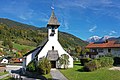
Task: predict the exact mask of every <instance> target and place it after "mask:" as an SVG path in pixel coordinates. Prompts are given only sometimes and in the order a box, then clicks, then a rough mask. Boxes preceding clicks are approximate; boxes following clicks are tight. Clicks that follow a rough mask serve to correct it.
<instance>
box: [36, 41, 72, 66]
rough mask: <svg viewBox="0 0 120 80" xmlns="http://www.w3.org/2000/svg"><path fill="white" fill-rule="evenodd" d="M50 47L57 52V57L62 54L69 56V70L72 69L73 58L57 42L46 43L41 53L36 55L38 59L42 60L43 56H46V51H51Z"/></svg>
mask: <svg viewBox="0 0 120 80" xmlns="http://www.w3.org/2000/svg"><path fill="white" fill-rule="evenodd" d="M52 46H54V50H58V54H59V57H60V56H61V55H62V54H67V55H68V56H69V61H70V62H69V66H68V67H69V68H72V67H73V58H72V57H71V56H70V55H69V54H68V53H67V52H66V51H65V50H64V49H63V48H62V46H61V45H60V43H59V42H58V41H57V40H54V39H53V40H50V41H48V42H47V44H46V45H45V46H44V48H43V49H42V51H41V52H40V53H39V55H38V59H39V58H42V57H43V56H46V55H47V52H48V50H52Z"/></svg>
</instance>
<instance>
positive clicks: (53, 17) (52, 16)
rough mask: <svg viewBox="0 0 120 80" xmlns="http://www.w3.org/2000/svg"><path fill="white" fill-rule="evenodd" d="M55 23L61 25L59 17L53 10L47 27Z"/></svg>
mask: <svg viewBox="0 0 120 80" xmlns="http://www.w3.org/2000/svg"><path fill="white" fill-rule="evenodd" d="M51 25H54V26H60V23H59V22H58V20H57V17H56V16H55V13H54V10H52V14H51V17H50V19H49V21H48V24H47V27H49V26H51Z"/></svg>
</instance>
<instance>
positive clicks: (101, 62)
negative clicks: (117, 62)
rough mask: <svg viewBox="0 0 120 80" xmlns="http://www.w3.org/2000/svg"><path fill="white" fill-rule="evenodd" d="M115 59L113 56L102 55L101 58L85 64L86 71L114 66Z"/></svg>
mask: <svg viewBox="0 0 120 80" xmlns="http://www.w3.org/2000/svg"><path fill="white" fill-rule="evenodd" d="M113 63H114V60H113V58H112V57H101V58H99V59H95V60H92V61H90V62H88V63H86V64H85V65H84V70H85V71H94V70H97V69H99V68H102V67H109V66H112V65H113Z"/></svg>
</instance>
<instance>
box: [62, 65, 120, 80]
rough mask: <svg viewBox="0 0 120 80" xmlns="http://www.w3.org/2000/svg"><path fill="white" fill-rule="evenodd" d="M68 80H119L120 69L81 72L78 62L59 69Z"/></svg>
mask: <svg viewBox="0 0 120 80" xmlns="http://www.w3.org/2000/svg"><path fill="white" fill-rule="evenodd" d="M60 71H61V72H62V73H63V74H64V75H65V76H66V77H67V78H68V79H69V80H120V71H110V70H108V68H103V69H99V70H96V71H93V72H83V71H82V66H80V64H79V63H75V64H74V68H71V69H67V70H60Z"/></svg>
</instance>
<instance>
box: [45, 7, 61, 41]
mask: <svg viewBox="0 0 120 80" xmlns="http://www.w3.org/2000/svg"><path fill="white" fill-rule="evenodd" d="M59 26H60V23H59V22H58V20H57V17H56V16H55V13H54V9H52V13H51V17H50V19H49V21H48V24H47V28H48V40H52V41H54V40H58V27H59Z"/></svg>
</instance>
